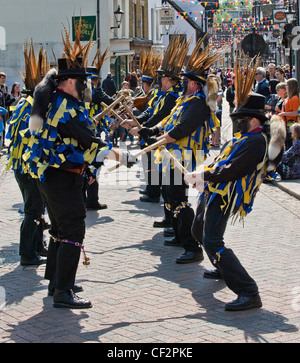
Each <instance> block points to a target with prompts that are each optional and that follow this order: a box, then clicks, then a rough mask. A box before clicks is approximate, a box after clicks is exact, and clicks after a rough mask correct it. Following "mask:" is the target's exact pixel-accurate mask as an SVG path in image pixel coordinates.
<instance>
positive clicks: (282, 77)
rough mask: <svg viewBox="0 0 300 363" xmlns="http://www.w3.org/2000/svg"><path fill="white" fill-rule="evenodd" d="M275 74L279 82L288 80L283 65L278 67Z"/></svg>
mask: <svg viewBox="0 0 300 363" xmlns="http://www.w3.org/2000/svg"><path fill="white" fill-rule="evenodd" d="M275 76H276V78H277V79H278V81H279V82H286V79H285V74H284V70H283V69H282V68H281V67H277V68H276V72H275Z"/></svg>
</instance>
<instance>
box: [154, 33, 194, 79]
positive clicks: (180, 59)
mask: <svg viewBox="0 0 300 363" xmlns="http://www.w3.org/2000/svg"><path fill="white" fill-rule="evenodd" d="M190 43H191V39H189V40H188V41H187V42H186V41H183V40H182V37H181V36H180V35H178V34H175V35H174V37H173V38H172V39H171V41H170V43H169V45H168V47H167V49H166V52H165V54H164V57H163V61H162V64H161V67H160V69H158V70H157V71H156V72H158V73H159V74H163V75H166V76H168V77H171V78H173V79H175V80H178V81H179V80H180V73H181V70H182V66H183V64H184V61H185V58H186V56H187V54H188V51H189V47H190Z"/></svg>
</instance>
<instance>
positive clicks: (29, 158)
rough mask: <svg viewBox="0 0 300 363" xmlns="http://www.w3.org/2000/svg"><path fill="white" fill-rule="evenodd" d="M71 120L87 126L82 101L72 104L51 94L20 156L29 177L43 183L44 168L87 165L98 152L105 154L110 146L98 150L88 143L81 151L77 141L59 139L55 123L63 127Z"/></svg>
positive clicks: (96, 144)
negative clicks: (38, 123)
mask: <svg viewBox="0 0 300 363" xmlns="http://www.w3.org/2000/svg"><path fill="white" fill-rule="evenodd" d="M75 117H76V118H78V120H79V122H83V123H85V124H86V123H88V125H89V126H90V125H91V121H90V119H89V110H88V109H86V108H85V103H84V102H78V101H74V100H73V99H71V98H65V97H64V96H62V93H60V92H54V93H53V98H52V102H51V104H50V105H49V108H48V112H47V114H46V117H45V120H44V124H43V126H42V127H41V128H40V130H38V131H36V132H35V133H34V134H32V135H31V138H30V139H29V142H28V148H27V150H26V152H25V154H24V156H23V159H24V161H25V162H27V163H28V167H29V172H30V174H31V175H32V176H33V177H35V178H39V179H40V180H41V181H42V182H43V181H45V175H44V174H45V171H46V170H47V168H48V167H53V168H60V167H62V166H63V164H64V163H65V162H69V163H71V164H79V165H83V164H89V165H91V164H93V162H95V159H96V156H97V154H98V153H99V152H103V153H107V154H108V153H109V151H110V149H111V148H112V144H108V145H106V146H104V147H100V146H99V144H98V143H96V142H92V144H91V145H90V147H89V148H85V149H84V148H83V147H82V146H81V145H79V143H78V140H76V139H73V138H62V136H61V135H60V134H59V132H58V125H59V123H64V124H67V123H68V121H70V120H71V119H72V118H75Z"/></svg>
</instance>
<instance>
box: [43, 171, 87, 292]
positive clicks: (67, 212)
mask: <svg viewBox="0 0 300 363" xmlns="http://www.w3.org/2000/svg"><path fill="white" fill-rule="evenodd" d="M45 176H46V181H45V182H44V183H42V182H40V181H39V183H38V185H39V189H40V191H41V194H42V196H43V198H44V200H45V203H46V206H47V210H48V214H49V218H50V221H51V229H50V231H49V232H50V234H51V236H53V238H51V239H50V242H49V247H48V256H47V265H46V272H45V278H46V279H48V280H50V281H51V282H52V284H53V286H54V287H55V288H56V289H59V290H69V289H72V288H73V286H74V283H75V277H76V272H77V268H78V263H79V259H80V252H81V248H80V247H78V246H75V245H73V244H70V243H67V242H60V241H62V240H66V241H71V242H75V243H79V244H80V245H82V243H83V240H84V236H85V217H86V208H85V203H84V196H83V177H82V176H81V175H78V174H74V173H70V172H67V171H63V170H60V169H54V168H49V169H47V171H46V174H45ZM57 239H58V240H60V241H57Z"/></svg>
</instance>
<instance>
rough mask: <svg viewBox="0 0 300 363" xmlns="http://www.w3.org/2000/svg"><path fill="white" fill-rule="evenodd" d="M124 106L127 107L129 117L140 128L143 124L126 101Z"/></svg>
mask: <svg viewBox="0 0 300 363" xmlns="http://www.w3.org/2000/svg"><path fill="white" fill-rule="evenodd" d="M124 107H125V110H126V112H127V113H128V115H129V117H130V118H131V119H132V120H133V121H134V123H135V125H136V127H137V128H138V129H139V130H140V129H141V128H142V127H143V126H142V125H141V124H140V123H139V122H138V120H137V119H136V117H135V116H134V114H133V113H132V112H131V111H130V109H129V107H128V105H127V104H126V103H124Z"/></svg>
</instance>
